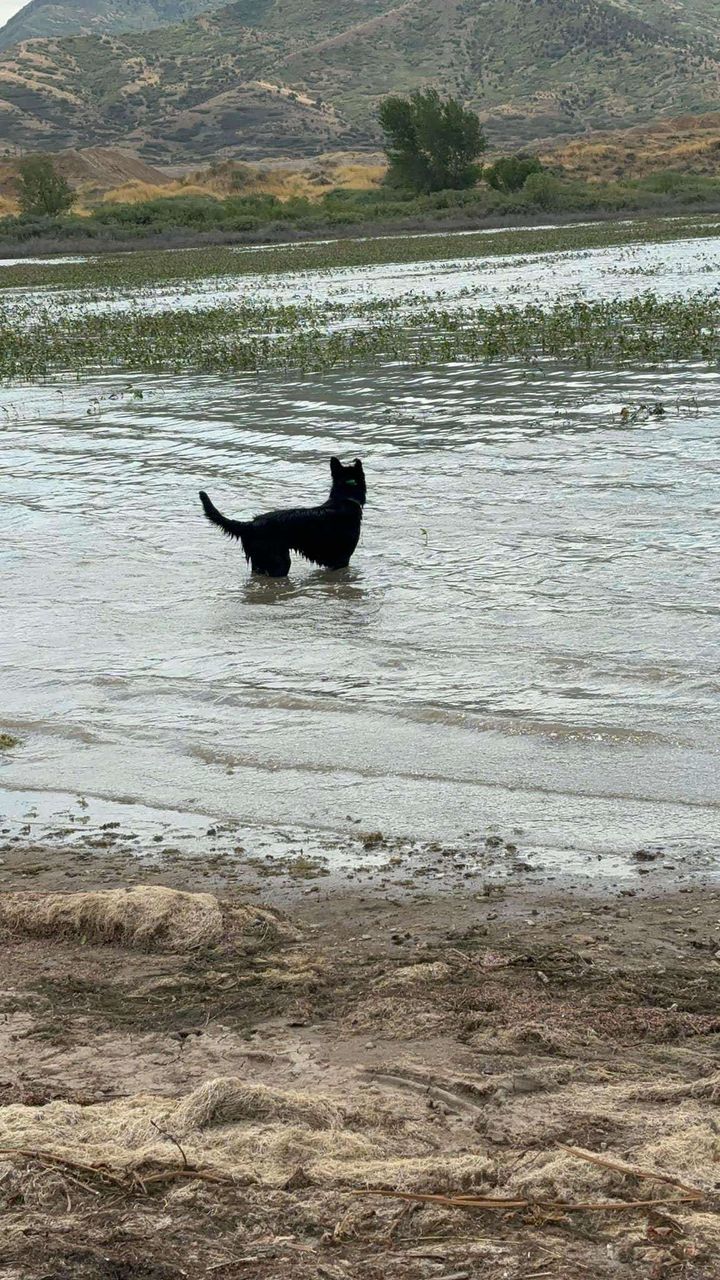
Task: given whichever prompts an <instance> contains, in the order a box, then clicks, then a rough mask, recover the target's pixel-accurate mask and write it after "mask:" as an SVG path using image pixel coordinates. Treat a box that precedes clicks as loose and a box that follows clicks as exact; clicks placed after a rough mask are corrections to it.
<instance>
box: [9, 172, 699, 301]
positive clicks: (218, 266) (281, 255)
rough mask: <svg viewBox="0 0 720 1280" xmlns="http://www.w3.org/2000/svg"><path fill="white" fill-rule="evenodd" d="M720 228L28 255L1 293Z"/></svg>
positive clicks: (642, 239) (603, 243) (633, 239)
mask: <svg viewBox="0 0 720 1280" xmlns="http://www.w3.org/2000/svg"><path fill="white" fill-rule="evenodd" d="M539 176H541V177H542V176H544V175H539ZM719 233H720V220H718V219H715V218H710V217H709V216H708V215H707V214H706V215H704V216H703V217H701V218H689V217H688V218H673V219H650V220H643V221H638V222H626V223H623V222H602V223H589V224H588V223H586V224H577V225H574V226H564V227H538V228H532V227H531V228H516V229H511V230H503V231H497V232H493V233H488V232H482V231H478V232H475V233H472V232H468V233H466V234H461V235H457V234H452V233H451V234H448V233H443V234H439V235H434V234H428V235H424V234H419V235H416V236H387V237H383V238H377V239H368V240H326V241H318V242H310V243H304V244H286V245H274V246H264V247H262V248H230V247H227V246H214V247H213V248H210V249H173V250H159V251H158V250H156V251H152V252H138V253H133V254H116V255H114V256H113V255H108V256H103V257H99V258H88V259H86V260H82V259H80V260H74V261H65V262H64V261H62V260H58V261H54V262H53V261H51V262H44V263H37V262H33V261H32V260H29V261H27V262H21V263H18V264H17V265H12V266H6V267H3V266H2V265H1V264H0V299H1V298H2V294H3V290H4V289H23V290H26V289H33V288H43V287H46V286H54V287H58V288H63V289H131V288H142V287H143V286H146V285H154V284H160V283H162V282H167V283H168V284H175V283H179V282H185V281H191V280H200V279H208V280H211V279H220V278H223V277H228V276H238V277H242V276H256V275H273V274H283V273H285V272H289V271H323V270H339V269H342V268H343V267H364V266H376V265H377V266H379V265H383V264H385V263H407V262H434V261H436V260H438V261H448V260H452V261H455V260H461V259H467V258H478V257H482V258H486V257H502V256H506V255H509V254H518V255H524V254H535V253H558V252H570V251H577V250H581V249H602V248H609V247H611V246H615V245H624V244H628V245H629V244H643V243H648V242H656V243H665V242H668V241H673V240H685V239H687V238H689V237H692V238H695V239H698V238H701V237H707V236H717V235H718V234H719Z"/></svg>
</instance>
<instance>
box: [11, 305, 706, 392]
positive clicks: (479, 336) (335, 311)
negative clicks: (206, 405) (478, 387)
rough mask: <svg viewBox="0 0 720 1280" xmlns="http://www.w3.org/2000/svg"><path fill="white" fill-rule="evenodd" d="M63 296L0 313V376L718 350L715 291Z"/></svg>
mask: <svg viewBox="0 0 720 1280" xmlns="http://www.w3.org/2000/svg"><path fill="white" fill-rule="evenodd" d="M78 319H79V317H78V313H77V310H76V309H75V308H74V307H73V306H72V305H67V306H66V307H64V308H61V309H60V310H58V308H57V307H55V306H47V307H45V308H44V309H42V310H40V311H37V309H33V312H32V315H31V314H30V313H29V312H28V311H26V310H24V309H22V308H16V309H15V310H8V309H6V310H5V312H4V313H0V376H1V377H3V378H4V379H24V380H32V379H42V378H47V377H48V376H49V375H52V374H57V373H75V374H80V373H88V372H96V371H98V370H99V369H103V370H108V369H114V370H126V371H135V372H182V371H190V370H194V371H198V372H206V373H213V372H232V373H245V372H255V371H259V370H265V369H297V370H300V371H310V370H313V371H322V370H327V369H332V368H335V367H338V366H347V365H354V364H362V365H367V364H369V363H372V362H374V361H404V362H410V363H413V364H423V365H424V364H428V363H433V362H444V361H456V360H479V359H489V358H501V357H507V356H514V357H542V356H544V357H556V358H560V357H561V358H563V359H566V360H571V361H575V362H581V363H583V364H587V365H591V364H594V363H597V362H602V361H613V362H625V361H633V362H642V363H655V362H659V361H663V360H671V359H673V360H679V359H693V358H695V359H697V358H699V359H704V360H713V359H717V358H718V357H719V356H720V299H717V298H706V297H701V298H689V299H679V298H675V299H671V300H663V299H660V298H657V297H656V296H655V295H653V294H652V293H646V294H643V295H641V296H639V297H636V298H632V299H627V300H623V301H612V302H571V303H566V302H558V303H556V304H555V305H553V306H551V307H549V308H546V309H543V308H541V307H539V306H535V305H533V306H525V307H513V306H501V307H496V308H492V309H478V308H468V307H457V308H452V309H447V308H440V307H432V306H429V305H428V304H427V301H425V302H423V300H422V298H420V297H417V296H416V297H415V298H413V299H412V301H409V299H408V298H407V297H404V298H403V297H401V298H400V299H397V300H391V301H380V302H373V303H366V304H352V303H350V304H347V305H343V304H339V303H334V304H327V305H316V306H313V305H311V306H305V307H299V306H298V307H292V306H272V305H264V304H259V305H252V304H244V305H241V306H219V307H210V308H207V309H202V310H166V311H160V312H151V313H148V312H147V311H143V310H141V309H139V308H137V307H136V308H133V307H130V308H129V309H128V310H126V311H123V312H119V313H117V312H115V313H107V312H106V313H102V312H100V313H95V314H92V313H91V314H87V313H83V315H82V323H79V322H78Z"/></svg>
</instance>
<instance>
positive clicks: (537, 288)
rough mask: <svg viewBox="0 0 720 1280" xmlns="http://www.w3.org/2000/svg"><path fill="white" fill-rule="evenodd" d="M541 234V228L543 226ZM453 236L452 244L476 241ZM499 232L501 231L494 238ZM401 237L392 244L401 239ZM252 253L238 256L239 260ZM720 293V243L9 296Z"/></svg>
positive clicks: (191, 302)
mask: <svg viewBox="0 0 720 1280" xmlns="http://www.w3.org/2000/svg"><path fill="white" fill-rule="evenodd" d="M538 229H539V228H538ZM469 234H473V235H474V234H476V233H474V232H473V233H464V232H458V233H457V234H456V235H454V236H448V237H447V241H448V244H452V243H453V241H455V240H457V241H459V242H461V241H462V240H463V239H464V238H465V236H466V235H469ZM488 234H491V233H488ZM391 238H392V237H391ZM251 253H252V250H248V249H243V250H241V251H240V250H239V251H238V256H241V255H248V254H251ZM718 290H720V236H708V237H707V238H704V239H692V238H689V239H686V240H673V241H669V242H667V243H664V244H663V243H648V244H628V245H620V246H617V245H614V246H609V247H603V248H595V249H581V250H568V251H562V252H559V253H535V254H533V253H529V254H524V255H522V256H521V257H520V256H518V255H517V254H511V255H507V256H498V255H491V256H485V257H483V256H482V254H481V253H479V254H478V256H476V257H472V258H447V259H444V260H440V261H430V262H401V263H392V262H390V263H387V262H386V263H381V264H379V265H376V266H362V267H345V268H336V269H322V270H320V269H318V270H313V271H296V272H293V271H288V272H285V273H284V274H278V275H273V274H270V275H242V276H237V277H233V276H224V277H220V278H217V277H213V278H211V279H199V280H192V281H189V282H188V283H186V284H183V283H182V282H179V283H178V282H177V281H174V282H172V283H168V284H166V285H153V286H152V287H147V288H142V289H131V288H128V289H123V290H122V291H118V290H116V289H103V288H92V289H88V290H85V289H76V290H72V291H68V292H63V291H62V290H52V289H42V290H35V291H30V292H28V291H26V290H23V289H11V290H7V291H6V292H5V293H4V294H3V302H4V304H5V305H6V306H8V307H10V308H12V306H13V304H16V305H19V306H20V307H21V308H22V309H23V312H24V313H25V314H26V318H27V319H28V320H29V321H31V319H32V311H28V304H30V307H32V306H35V305H38V306H40V305H42V306H47V305H50V306H51V307H52V305H53V304H57V305H59V306H60V307H61V308H62V311H63V313H64V314H65V315H67V314H68V313H77V314H81V313H82V312H83V311H84V310H88V311H92V312H98V311H102V312H124V311H128V310H130V309H132V310H134V311H143V312H156V311H166V310H173V311H180V310H188V311H189V310H202V309H205V308H209V307H214V306H225V307H232V306H233V305H238V304H248V303H252V304H259V305H268V304H269V305H306V304H308V303H314V304H317V305H323V304H327V303H332V304H350V305H351V304H355V303H363V304H373V303H382V302H387V301H391V302H395V303H398V304H400V305H401V306H402V307H404V308H407V310H408V311H412V310H413V308H418V307H422V306H425V305H433V306H442V307H446V308H448V309H452V308H453V307H465V308H467V307H496V306H519V307H522V306H526V305H528V304H530V303H534V304H536V305H540V306H547V305H551V304H552V303H554V302H558V301H570V300H573V299H580V300H585V301H610V300H612V299H614V298H620V299H622V298H631V297H635V296H637V295H638V294H639V293H643V292H652V293H654V294H656V295H657V296H658V297H660V298H673V297H678V296H687V295H688V294H691V293H695V294H700V293H702V294H714V293H716V292H717V291H718Z"/></svg>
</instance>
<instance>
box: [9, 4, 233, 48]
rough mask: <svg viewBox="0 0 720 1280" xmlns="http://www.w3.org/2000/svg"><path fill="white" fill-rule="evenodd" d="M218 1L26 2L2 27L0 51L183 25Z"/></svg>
mask: <svg viewBox="0 0 720 1280" xmlns="http://www.w3.org/2000/svg"><path fill="white" fill-rule="evenodd" d="M220 2H221V0H215V2H214V3H213V0H115V3H108V2H107V0H74V2H73V3H65V4H62V3H57V4H50V3H48V0H30V4H26V5H25V7H24V8H23V9H20V10H19V12H18V13H16V14H15V15H14V16H13V17H12V18H11V19H10V21H9V22H6V23H5V26H4V27H0V49H8V48H9V47H10V46H11V45H15V44H20V43H21V42H22V41H23V40H36V39H45V38H48V37H50V38H54V37H60V36H65V35H105V34H106V33H108V32H116V31H149V30H151V29H152V28H153V27H164V26H167V25H168V24H170V23H178V22H186V21H187V20H188V18H194V17H195V16H196V15H197V14H198V13H203V12H204V11H205V10H206V9H213V8H216V9H217V8H219V7H220Z"/></svg>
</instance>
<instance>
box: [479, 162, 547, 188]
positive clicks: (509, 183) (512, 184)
mask: <svg viewBox="0 0 720 1280" xmlns="http://www.w3.org/2000/svg"><path fill="white" fill-rule="evenodd" d="M541 172H542V165H541V163H540V161H539V160H538V158H537V156H522V155H518V156H501V157H500V159H499V160H496V161H495V163H494V164H491V165H488V167H487V168H486V169H483V178H484V179H485V181H486V182H487V183H489V184H490V186H491V187H494V188H495V190H496V191H519V190H520V188H521V187H524V186H525V182H526V181H527V179H528V178H529V177H530V174H531V173H541Z"/></svg>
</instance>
